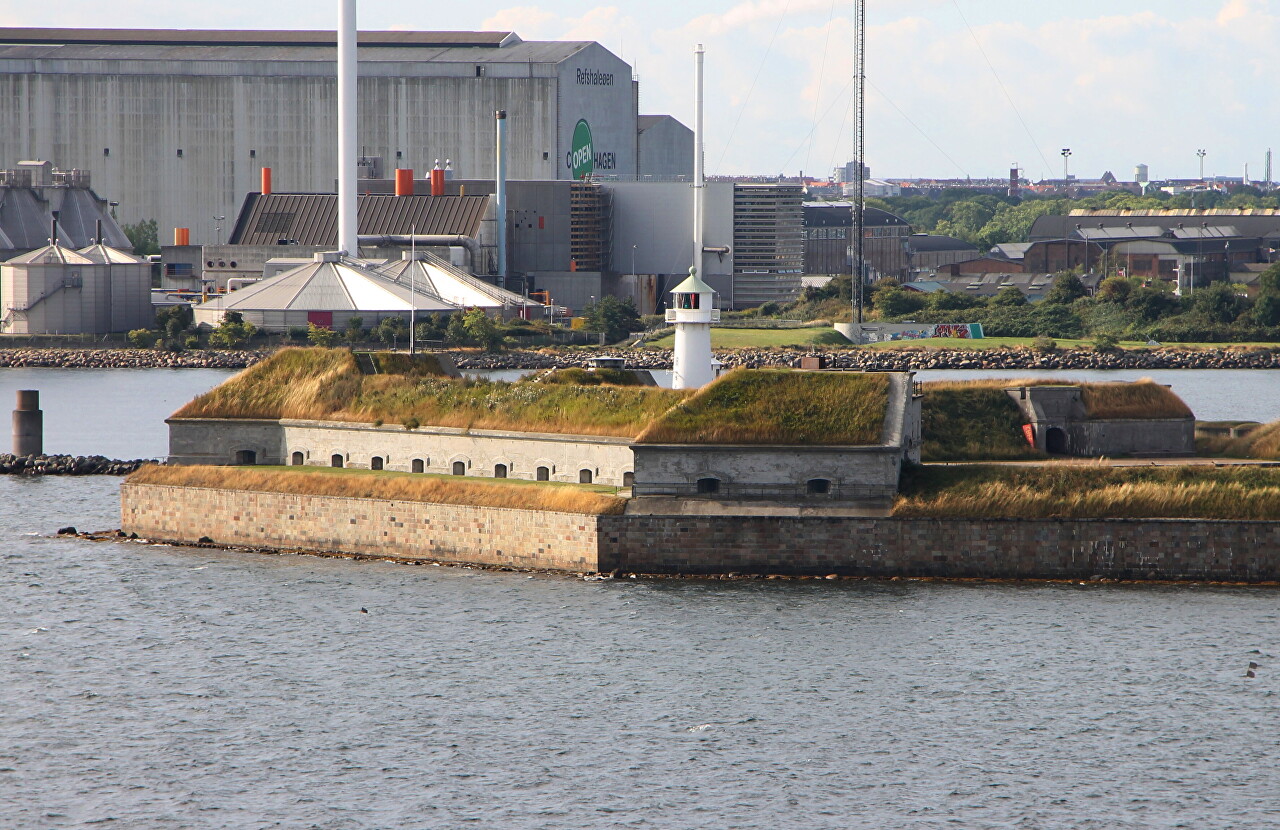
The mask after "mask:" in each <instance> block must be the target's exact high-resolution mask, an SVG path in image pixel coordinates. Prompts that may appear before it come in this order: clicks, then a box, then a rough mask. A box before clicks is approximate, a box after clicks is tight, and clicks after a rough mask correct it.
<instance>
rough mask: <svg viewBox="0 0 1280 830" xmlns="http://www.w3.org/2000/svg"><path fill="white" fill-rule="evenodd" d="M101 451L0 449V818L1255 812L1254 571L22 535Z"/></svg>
mask: <svg viewBox="0 0 1280 830" xmlns="http://www.w3.org/2000/svg"><path fill="white" fill-rule="evenodd" d="M116 484H117V482H116V480H114V479H106V478H89V479H47V480H31V479H22V478H0V504H2V505H4V507H5V509H4V512H3V514H0V557H2V558H0V569H2V570H0V677H3V678H4V680H3V684H2V685H0V694H2V702H3V705H2V706H0V826H3V827H15V828H35V827H38V828H89V827H93V828H97V827H104V826H105V827H147V828H262V827H289V828H293V827H314V828H370V827H378V828H456V827H466V826H474V827H483V828H490V827H493V828H514V829H515V830H526V829H528V830H533V828H547V829H548V830H550V829H551V828H555V829H556V830H559V828H567V827H572V828H600V829H601V830H604V829H605V828H610V830H611V829H612V828H619V827H623V828H661V830H666V828H717V830H718V829H719V828H761V829H762V830H763V829H764V828H768V829H769V830H773V829H774V828H792V827H795V828H800V827H803V828H815V829H816V830H823V829H824V828H850V827H875V828H912V829H913V830H914V829H915V828H952V827H963V828H1013V827H1028V828H1057V827H1071V828H1152V827H1187V828H1197V830H1203V829H1205V828H1208V829H1210V830H1211V829H1212V828H1240V827H1250V826H1252V827H1265V826H1271V825H1273V824H1274V816H1275V815H1276V814H1277V811H1280V793H1277V791H1276V789H1275V786H1274V784H1275V772H1274V771H1275V769H1276V766H1277V763H1280V745H1278V744H1277V742H1276V741H1275V740H1274V736H1275V735H1276V734H1277V730H1280V706H1278V705H1277V703H1278V702H1280V699H1278V698H1277V690H1278V689H1280V659H1277V654H1280V644H1277V642H1276V639H1277V631H1280V610H1278V607H1280V595H1278V594H1277V593H1276V592H1275V591H1273V590H1268V589H1234V590H1227V589H1215V588H1208V587H1200V588H1178V589H1174V588H1126V587H1118V586H1105V587H1097V586H1088V587H1085V586H1004V585H993V586H964V585H935V584H928V583H915V582H897V583H893V582H889V583H862V582H856V583H850V582H839V583H829V582H797V583H779V582H751V583H727V582H707V581H642V580H634V581H633V580H619V581H613V582H596V583H588V582H584V581H582V580H579V579H574V578H571V577H547V576H539V577H533V578H530V577H528V576H527V575H524V574H513V573H491V572H483V571H476V570H467V569H461V568H457V569H455V568H442V567H407V566H403V565H391V564H386V563H368V562H351V561H346V560H329V559H319V558H311V557H294V556H279V557H276V556H260V555H255V554H246V553H235V552H223V551H211V550H201V549H184V548H171V547H163V546H156V547H151V546H141V545H136V544H134V545H129V544H124V543H115V542H100V543H94V542H87V541H82V540H78V539H65V538H62V539H59V538H51V537H50V536H48V534H49V533H50V531H51V530H52V529H54V528H56V527H58V526H60V525H63V524H76V525H78V526H80V527H81V528H82V529H83V528H86V527H88V528H105V527H114V526H115V525H116ZM32 534H35V535H32ZM362 607H363V608H366V609H368V612H369V613H368V614H363V613H361V611H360V609H361V608H362ZM1250 660H1253V661H1255V662H1258V663H1260V664H1261V668H1260V669H1259V670H1258V673H1257V677H1256V678H1255V679H1246V678H1244V677H1243V673H1244V669H1245V667H1246V665H1247V663H1248V661H1250Z"/></svg>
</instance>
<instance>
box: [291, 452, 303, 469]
mask: <svg viewBox="0 0 1280 830" xmlns="http://www.w3.org/2000/svg"><path fill="white" fill-rule="evenodd" d="M292 460H293V466H295V467H301V466H302V453H300V452H295V453H294V454H293V458H292Z"/></svg>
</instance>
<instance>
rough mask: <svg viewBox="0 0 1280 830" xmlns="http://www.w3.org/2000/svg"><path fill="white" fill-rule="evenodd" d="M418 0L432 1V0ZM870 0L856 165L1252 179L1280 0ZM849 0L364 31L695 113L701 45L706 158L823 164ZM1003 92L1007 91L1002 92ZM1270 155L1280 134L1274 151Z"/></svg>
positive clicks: (367, 23)
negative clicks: (548, 53) (468, 36)
mask: <svg viewBox="0 0 1280 830" xmlns="http://www.w3.org/2000/svg"><path fill="white" fill-rule="evenodd" d="M432 5H433V6H434V5H435V4H432ZM1121 5H1122V8H1121V9H1119V10H1117V4H1116V3H1114V2H1111V0H1078V2H1076V3H1073V4H1069V5H1068V4H1052V5H1051V4H1039V3H1036V4H1028V3H1023V2H1016V0H982V2H978V0H869V3H868V21H869V25H870V32H869V36H868V62H867V74H868V80H869V85H868V108H869V111H868V118H869V126H868V137H867V150H868V151H867V159H866V161H867V163H868V164H869V166H870V168H871V172H872V174H873V175H875V176H876V177H878V178H907V177H910V178H963V177H965V176H972V177H973V178H989V177H997V176H1003V175H1006V174H1007V172H1008V169H1009V167H1010V165H1011V164H1012V163H1014V162H1016V163H1018V164H1019V166H1021V167H1022V168H1023V169H1024V171H1025V173H1026V175H1027V176H1028V177H1029V178H1032V179H1043V178H1060V177H1061V175H1062V158H1061V156H1060V150H1061V148H1064V147H1069V148H1071V151H1072V155H1071V160H1070V167H1071V171H1072V173H1073V174H1074V175H1078V176H1081V177H1083V178H1092V177H1097V176H1100V175H1102V173H1103V172H1104V171H1105V170H1111V171H1112V172H1113V173H1114V174H1115V175H1116V176H1117V178H1119V179H1121V180H1129V179H1131V178H1132V174H1133V167H1134V165H1136V164H1139V163H1143V164H1147V165H1149V166H1150V171H1151V177H1152V178H1153V179H1166V178H1192V177H1195V176H1197V175H1198V172H1199V163H1200V160H1199V158H1198V157H1197V155H1196V151H1197V150H1198V149H1204V150H1206V152H1207V155H1206V158H1205V173H1206V175H1207V176H1214V175H1218V176H1235V177H1238V176H1240V175H1241V174H1242V171H1243V167H1244V164H1245V163H1248V164H1249V171H1250V176H1251V178H1253V179H1255V180H1261V179H1262V178H1263V165H1264V154H1265V152H1266V150H1267V149H1268V147H1270V146H1273V144H1272V137H1273V136H1275V135H1277V126H1280V125H1278V124H1277V115H1276V114H1275V112H1274V110H1273V108H1270V107H1268V106H1267V104H1268V101H1269V99H1268V97H1267V95H1268V92H1269V84H1268V81H1269V80H1270V78H1269V73H1270V72H1271V71H1272V68H1273V64H1274V60H1273V59H1272V58H1271V56H1270V49H1271V44H1273V43H1274V42H1275V41H1276V39H1277V36H1280V10H1276V9H1275V8H1274V7H1273V6H1272V5H1271V4H1269V3H1268V2H1266V0H1158V1H1157V0H1130V2H1127V3H1124V4H1121ZM849 11H850V4H849V3H848V2H846V0H840V2H832V0H746V1H745V2H742V1H741V0H738V1H737V2H735V0H703V2H700V3H699V4H697V8H696V11H691V9H690V5H689V4H687V3H678V2H676V0H651V2H648V3H646V4H645V5H644V6H643V10H641V9H640V8H639V7H623V6H621V5H597V6H584V5H582V4H573V3H569V2H566V0H543V2H537V0H532V2H529V3H527V4H525V5H519V6H511V7H507V8H502V9H499V10H496V11H489V10H484V11H477V10H475V9H474V8H471V7H468V6H466V5H463V4H439V6H438V7H432V6H423V5H420V4H411V3H408V2H406V0H386V1H385V2H377V1H376V0H363V2H361V4H360V21H361V27H362V28H365V29H393V28H394V29H489V30H492V29H503V30H506V29H510V30H512V31H515V32H517V33H518V34H519V35H520V36H521V37H523V38H525V39H527V40H561V39H574V40H597V41H599V42H601V43H602V44H603V45H604V46H606V47H607V48H609V49H610V50H612V51H614V52H615V53H617V54H618V55H620V56H621V57H623V58H624V59H626V60H627V61H628V62H630V63H631V64H632V66H633V67H634V68H635V71H636V73H637V74H638V76H639V78H640V84H641V91H640V100H641V104H640V108H641V111H642V112H646V113H670V114H672V115H675V116H676V117H678V118H680V119H681V120H682V121H684V122H685V123H686V124H692V120H693V119H692V110H693V90H692V75H693V71H692V70H693V57H692V51H693V47H694V44H695V43H697V42H702V43H704V44H706V48H707V124H708V130H707V168H708V172H709V173H713V174H737V173H741V174H765V175H767V174H777V173H781V174H785V175H790V176H794V175H797V174H798V173H799V172H800V171H801V170H803V171H804V172H805V173H806V174H807V175H811V176H815V177H825V176H827V175H830V173H831V170H832V168H833V167H834V166H835V165H838V164H841V163H843V162H845V161H848V160H849V158H850V157H851V150H850V148H851V139H850V136H849V134H848V133H849V121H848V117H847V116H848V111H849V76H850V72H851V66H852V56H851V54H850V49H849V41H850V22H849V19H850V17H849ZM336 14H337V3H336V2H333V0H330V2H326V3H313V2H308V3H303V2H299V0H280V2H275V3H272V4H270V5H266V6H264V5H260V4H250V3H248V2H245V0H226V2H223V3H220V4H218V6H217V7H216V8H214V7H211V6H206V5H191V4H165V3H160V2H156V1H155V0H122V2H117V3H113V4H110V5H104V4H100V3H89V2H85V0H67V2H63V3H60V4H58V5H57V6H39V5H21V4H18V3H15V2H12V0H3V1H2V2H0V25H5V26H49V27H103V28H131V27H136V28H282V29H289V28H313V29H325V28H332V27H333V25H334V19H335V18H336ZM1011 100H1012V102H1013V103H1011ZM1274 146H1276V149H1278V150H1280V142H1276V144H1275V145H1274Z"/></svg>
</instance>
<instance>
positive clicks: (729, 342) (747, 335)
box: [647, 326, 852, 349]
mask: <svg viewBox="0 0 1280 830" xmlns="http://www.w3.org/2000/svg"><path fill="white" fill-rule="evenodd" d="M675 342H676V338H675V335H674V334H669V335H667V336H666V337H663V338H660V339H658V340H653V341H650V342H649V343H648V344H647V345H649V346H652V347H655V348H659V349H670V348H671V347H672V346H674V345H675ZM814 345H827V346H838V345H845V346H850V345H852V344H850V343H849V341H848V340H845V339H844V337H843V336H842V335H841V334H839V333H838V332H836V330H835V329H833V328H832V327H831V326H815V327H812V328H803V329H722V328H714V327H713V328H712V329H711V347H712V348H714V349H769V348H776V347H780V346H814Z"/></svg>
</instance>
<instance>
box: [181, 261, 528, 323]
mask: <svg viewBox="0 0 1280 830" xmlns="http://www.w3.org/2000/svg"><path fill="white" fill-rule="evenodd" d="M411 269H412V271H411ZM411 273H412V277H413V278H412V280H411V279H410V274H411ZM536 305H538V303H536V302H534V301H533V300H530V299H528V298H526V297H521V296H520V295H519V294H515V293H512V292H510V291H505V290H504V289H501V288H498V287H497V286H494V285H490V284H488V283H486V282H484V281H483V280H480V279H477V278H476V277H473V276H471V275H470V274H466V273H465V272H462V271H460V270H459V269H457V268H453V267H452V266H450V265H449V264H448V263H447V262H444V261H443V260H440V259H439V258H435V257H432V258H429V259H415V260H412V261H411V260H399V261H394V262H391V263H388V262H386V261H381V262H379V261H368V260H360V259H353V258H350V257H341V256H339V255H338V254H336V253H319V254H316V255H315V259H314V260H312V261H311V262H308V263H306V264H305V265H301V266H299V267H297V268H293V269H291V270H289V271H285V272H284V273H282V274H277V275H276V276H274V277H270V278H268V279H265V280H262V281H261V282H257V283H254V284H252V285H249V286H246V287H245V288H241V289H239V290H238V291H233V292H231V293H230V294H224V295H221V296H218V297H215V298H213V299H211V300H209V301H208V302H205V303H201V304H200V305H197V306H196V307H195V309H194V312H195V321H196V323H197V324H198V325H208V326H217V325H218V324H219V323H220V322H221V321H222V318H223V315H225V314H226V313H227V312H228V311H235V312H239V313H240V314H241V315H242V317H243V318H244V320H245V321H247V322H250V323H253V324H254V325H256V326H258V327H259V328H265V329H276V330H280V329H285V328H289V327H291V326H305V325H307V324H308V323H316V324H317V325H325V326H329V327H332V328H341V327H343V326H345V324H346V322H347V320H349V319H350V318H352V317H359V318H360V319H361V323H362V324H363V325H364V326H373V325H377V323H378V322H379V321H380V320H382V319H384V318H387V317H400V318H402V319H403V318H406V317H407V316H408V315H409V314H410V312H411V311H412V310H416V312H417V313H418V314H431V313H434V312H444V313H446V314H448V313H452V312H455V311H462V310H465V309H468V308H483V309H484V310H485V311H486V312H495V311H496V312H502V311H503V310H504V309H505V310H508V311H515V310H517V309H519V308H520V307H521V306H536Z"/></svg>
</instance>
